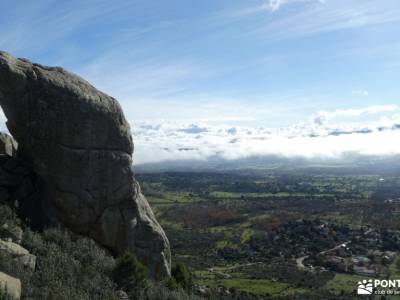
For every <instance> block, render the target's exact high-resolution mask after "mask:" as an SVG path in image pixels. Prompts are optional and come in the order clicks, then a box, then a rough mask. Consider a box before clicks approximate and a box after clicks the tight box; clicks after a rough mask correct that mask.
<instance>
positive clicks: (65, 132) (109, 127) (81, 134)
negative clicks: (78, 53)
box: [0, 52, 170, 278]
mask: <svg viewBox="0 0 400 300" xmlns="http://www.w3.org/2000/svg"><path fill="white" fill-rule="evenodd" d="M0 105H1V106H2V108H3V111H4V113H5V115H6V117H7V119H8V121H7V127H8V129H9V131H10V133H11V134H12V136H13V137H14V138H15V139H16V141H17V142H18V150H17V157H18V159H20V160H22V161H24V162H26V163H28V164H29V165H30V166H31V168H32V169H33V171H34V173H35V175H36V176H37V177H38V179H37V182H36V185H37V187H38V188H39V190H40V199H41V201H42V203H41V204H42V209H43V212H44V214H43V215H45V216H47V217H48V219H49V221H50V222H54V223H56V222H60V223H62V224H63V225H65V226H67V227H69V228H70V229H71V230H73V231H75V232H77V233H81V234H85V235H88V236H90V237H92V238H94V239H95V240H96V241H98V242H99V243H101V244H102V245H104V246H106V247H108V248H109V249H111V250H113V251H114V252H116V253H121V252H123V251H126V250H129V251H132V252H134V253H135V254H136V255H137V256H138V258H139V259H140V260H141V261H142V262H144V263H145V264H146V265H148V267H149V270H150V275H151V276H153V277H156V278H157V277H163V276H165V275H168V274H169V273H170V250H169V243H168V240H167V238H166V236H165V233H164V231H163V230H162V228H161V227H160V225H159V224H158V222H157V221H156V219H155V217H154V215H153V212H152V210H151V208H150V206H149V205H148V203H147V200H146V199H145V197H144V196H143V195H142V194H141V192H140V187H139V184H138V183H137V182H136V181H135V178H134V174H133V170H132V152H133V143H132V137H131V132H130V127H129V124H128V122H127V121H126V119H125V117H124V115H123V112H122V110H121V107H120V105H119V103H118V102H117V101H116V100H115V99H114V98H112V97H110V96H108V95H106V94H104V93H102V92H100V91H98V90H96V89H95V88H94V87H93V86H91V85H90V84H89V83H88V82H86V81H85V80H83V79H82V78H80V77H78V76H76V75H74V74H71V73H69V72H67V71H65V70H63V69H61V68H58V67H55V68H53V67H45V66H41V65H38V64H33V63H31V62H29V61H27V60H24V59H15V58H13V57H12V56H11V55H9V54H7V53H4V52H0Z"/></svg>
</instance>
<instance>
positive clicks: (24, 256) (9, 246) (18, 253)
mask: <svg viewBox="0 0 400 300" xmlns="http://www.w3.org/2000/svg"><path fill="white" fill-rule="evenodd" d="M0 252H4V253H5V254H7V255H9V256H10V257H11V258H12V259H13V260H14V261H16V262H17V263H18V264H20V265H23V266H25V267H28V268H30V269H32V270H35V266H36V256H35V255H32V254H30V253H29V251H28V250H26V249H25V248H23V247H22V246H20V245H18V244H16V243H13V242H11V241H3V240H0Z"/></svg>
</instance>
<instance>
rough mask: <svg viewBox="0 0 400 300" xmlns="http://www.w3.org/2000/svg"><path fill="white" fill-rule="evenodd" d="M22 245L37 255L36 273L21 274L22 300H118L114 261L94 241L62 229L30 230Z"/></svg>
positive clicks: (24, 272)
mask: <svg viewBox="0 0 400 300" xmlns="http://www.w3.org/2000/svg"><path fill="white" fill-rule="evenodd" d="M23 246H24V247H25V248H27V249H28V250H29V251H30V252H31V253H32V254H34V255H36V256H37V265H36V270H35V272H33V273H29V272H27V271H26V270H24V271H23V272H21V274H20V275H19V278H20V279H21V281H22V284H23V286H24V289H23V299H57V300H64V299H65V300H67V299H68V300H69V299H87V300H89V299H96V300H97V299H104V300H110V299H117V296H116V289H115V284H114V283H113V281H112V280H111V278H110V273H111V271H112V269H113V267H114V265H115V262H114V260H113V258H112V257H111V256H109V255H107V253H106V252H105V251H104V250H103V249H102V248H101V247H99V246H98V245H97V244H96V243H95V242H94V241H92V240H90V239H87V238H84V237H80V236H72V235H71V234H70V233H69V232H68V231H65V230H61V229H48V230H45V231H44V232H43V233H41V234H39V233H35V232H32V231H30V230H27V231H26V232H25V234H24V239H23Z"/></svg>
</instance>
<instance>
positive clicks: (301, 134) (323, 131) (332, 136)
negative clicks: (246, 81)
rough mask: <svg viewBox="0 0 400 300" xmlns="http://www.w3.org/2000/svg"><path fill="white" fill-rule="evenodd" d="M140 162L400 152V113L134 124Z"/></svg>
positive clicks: (136, 157)
mask: <svg viewBox="0 0 400 300" xmlns="http://www.w3.org/2000/svg"><path fill="white" fill-rule="evenodd" d="M133 128H134V140H135V145H136V147H135V149H136V152H135V159H136V163H139V164H140V163H152V162H160V161H166V160H193V159H198V160H207V159H209V158H215V157H219V158H221V159H226V160H234V159H242V158H248V157H253V156H268V155H278V156H282V157H288V158H292V157H303V158H314V157H318V158H340V156H342V155H344V154H346V153H355V154H359V155H376V156H383V155H396V154H400V117H393V118H390V119H383V120H380V121H379V122H374V123H371V124H362V125H360V124H353V125H351V124H347V125H332V124H325V122H324V123H319V124H318V123H317V125H316V122H314V121H313V122H310V123H309V124H301V125H296V126H291V127H285V128H278V129H270V128H265V127H244V126H227V125H218V124H207V123H204V122H199V123H188V124H180V123H176V122H160V123H158V124H154V123H153V124H148V123H146V122H139V123H134V124H133Z"/></svg>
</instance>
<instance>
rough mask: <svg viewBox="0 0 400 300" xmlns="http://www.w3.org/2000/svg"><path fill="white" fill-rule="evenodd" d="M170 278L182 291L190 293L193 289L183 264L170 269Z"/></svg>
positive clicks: (190, 277) (189, 276)
mask: <svg viewBox="0 0 400 300" xmlns="http://www.w3.org/2000/svg"><path fill="white" fill-rule="evenodd" d="M171 273H172V274H171V275H172V277H173V278H174V279H175V281H176V283H177V284H178V285H179V286H181V287H182V288H183V289H184V290H186V291H188V292H190V291H191V290H192V287H193V281H192V276H191V274H190V273H189V271H188V269H187V268H186V266H185V265H184V264H181V263H179V264H177V265H176V266H175V268H173V269H172V272H171Z"/></svg>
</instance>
